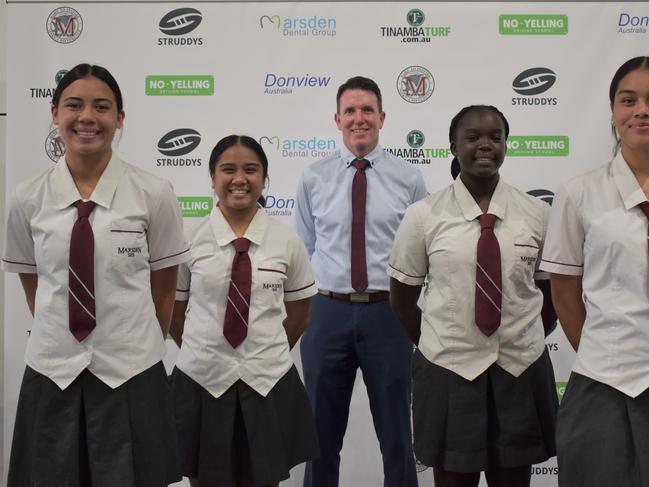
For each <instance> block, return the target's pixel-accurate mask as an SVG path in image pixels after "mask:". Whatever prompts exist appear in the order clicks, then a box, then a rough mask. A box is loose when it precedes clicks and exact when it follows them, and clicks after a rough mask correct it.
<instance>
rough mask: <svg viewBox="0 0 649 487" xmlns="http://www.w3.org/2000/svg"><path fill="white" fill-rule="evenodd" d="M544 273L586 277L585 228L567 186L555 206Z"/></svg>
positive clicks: (543, 268)
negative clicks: (584, 274)
mask: <svg viewBox="0 0 649 487" xmlns="http://www.w3.org/2000/svg"><path fill="white" fill-rule="evenodd" d="M541 269H542V270H544V271H548V272H551V273H554V274H565V275H569V276H580V275H582V274H583V273H584V227H583V223H582V220H581V213H580V211H579V208H578V206H577V204H576V203H575V201H574V196H573V195H572V194H571V192H569V191H568V189H567V188H566V187H565V186H564V187H561V188H560V189H559V191H558V192H557V194H556V196H555V197H554V201H553V203H552V212H551V214H550V221H549V223H548V232H547V235H546V238H545V244H544V247H543V259H542V262H541Z"/></svg>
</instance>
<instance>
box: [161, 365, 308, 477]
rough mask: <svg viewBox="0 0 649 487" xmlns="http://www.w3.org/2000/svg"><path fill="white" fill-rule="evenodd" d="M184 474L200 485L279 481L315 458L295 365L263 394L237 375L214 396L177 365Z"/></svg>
mask: <svg viewBox="0 0 649 487" xmlns="http://www.w3.org/2000/svg"><path fill="white" fill-rule="evenodd" d="M172 384H173V391H174V398H175V414H176V427H177V431H178V438H179V441H180V451H181V463H182V472H183V475H185V476H187V477H191V478H197V479H199V481H200V482H201V485H202V486H203V487H231V486H232V483H233V481H234V480H244V481H246V482H247V483H249V484H251V485H263V484H269V483H273V482H278V481H281V480H284V479H287V478H288V477H289V471H290V469H291V468H292V467H293V466H295V465H297V464H299V463H302V462H306V461H308V460H312V459H314V458H317V456H318V455H319V447H318V441H317V436H316V430H315V424H314V422H313V416H312V413H311V406H310V405H309V400H308V398H307V395H306V391H305V389H304V384H302V381H301V379H300V376H299V374H298V372H297V369H296V368H295V366H293V367H291V369H289V371H288V372H287V373H286V374H285V375H284V376H283V377H282V378H281V379H280V380H279V381H278V382H277V384H275V387H273V389H272V390H271V391H270V392H269V393H268V395H267V396H266V397H264V396H262V395H260V394H259V393H257V392H256V391H255V390H254V389H252V388H251V387H250V386H248V385H247V384H246V383H245V382H243V381H241V380H239V381H237V382H236V383H235V384H233V385H232V386H231V387H230V388H229V389H228V390H227V391H226V392H225V393H224V394H223V395H221V396H219V397H218V398H215V397H214V396H212V395H211V394H210V393H209V392H207V391H206V390H205V389H204V388H203V387H202V386H201V385H200V384H198V383H197V382H195V381H194V380H192V379H191V378H190V377H188V376H187V375H186V374H185V373H184V372H182V371H181V370H179V369H178V368H176V369H174V371H173V374H172Z"/></svg>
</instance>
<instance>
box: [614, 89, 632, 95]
mask: <svg viewBox="0 0 649 487" xmlns="http://www.w3.org/2000/svg"><path fill="white" fill-rule="evenodd" d="M627 94H628V95H635V94H636V92H635V91H634V90H620V91H618V92H617V94H616V96H617V95H627Z"/></svg>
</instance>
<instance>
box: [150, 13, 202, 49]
mask: <svg viewBox="0 0 649 487" xmlns="http://www.w3.org/2000/svg"><path fill="white" fill-rule="evenodd" d="M202 20H203V15H202V14H201V13H200V12H199V11H198V10H196V9H195V8H190V7H182V8H177V9H175V10H172V11H171V12H169V13H167V14H166V15H165V16H164V17H162V19H160V23H159V24H158V28H159V29H160V32H162V33H163V34H165V35H167V36H169V37H160V38H158V45H159V46H202V45H203V38H202V37H187V34H189V33H191V32H193V31H194V30H195V29H196V28H197V27H198V26H199V25H200V23H201V22H202Z"/></svg>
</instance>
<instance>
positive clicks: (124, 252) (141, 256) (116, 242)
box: [110, 222, 149, 272]
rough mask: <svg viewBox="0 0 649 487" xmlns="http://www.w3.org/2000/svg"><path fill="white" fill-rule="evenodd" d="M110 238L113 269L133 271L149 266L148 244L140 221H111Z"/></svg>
mask: <svg viewBox="0 0 649 487" xmlns="http://www.w3.org/2000/svg"><path fill="white" fill-rule="evenodd" d="M110 240H111V252H112V258H111V263H112V266H113V268H114V269H116V270H120V271H124V272H135V271H138V270H142V269H148V268H149V245H148V242H147V239H146V230H145V229H144V227H143V226H142V224H141V223H138V222H113V224H112V225H111V227H110Z"/></svg>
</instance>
